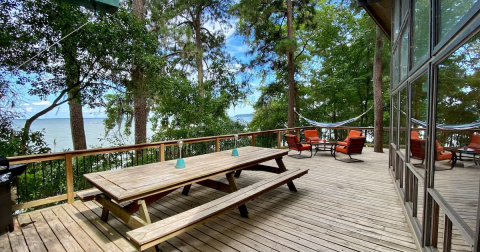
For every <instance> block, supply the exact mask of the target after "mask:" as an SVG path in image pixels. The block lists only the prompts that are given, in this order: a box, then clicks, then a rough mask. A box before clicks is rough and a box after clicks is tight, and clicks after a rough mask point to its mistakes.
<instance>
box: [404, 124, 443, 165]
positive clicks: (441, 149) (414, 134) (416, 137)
mask: <svg viewBox="0 0 480 252" xmlns="http://www.w3.org/2000/svg"><path fill="white" fill-rule="evenodd" d="M410 139H420V140H421V138H420V136H419V135H418V132H416V131H414V130H412V132H411V133H410ZM436 144H437V151H443V146H440V145H439V144H438V141H436ZM422 163H423V162H422Z"/></svg>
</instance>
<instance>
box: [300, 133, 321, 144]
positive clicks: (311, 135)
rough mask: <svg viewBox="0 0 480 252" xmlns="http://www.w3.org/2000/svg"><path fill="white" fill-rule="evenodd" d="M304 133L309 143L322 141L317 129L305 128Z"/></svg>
mask: <svg viewBox="0 0 480 252" xmlns="http://www.w3.org/2000/svg"><path fill="white" fill-rule="evenodd" d="M303 134H304V135H305V141H306V142H307V143H309V144H319V143H320V142H321V141H322V139H320V137H318V131H316V130H305V131H304V132H303Z"/></svg>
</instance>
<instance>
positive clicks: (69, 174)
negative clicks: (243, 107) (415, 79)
mask: <svg viewBox="0 0 480 252" xmlns="http://www.w3.org/2000/svg"><path fill="white" fill-rule="evenodd" d="M321 128H324V127H317V126H304V127H294V128H284V129H274V130H265V131H257V132H246V133H239V134H238V135H239V137H251V145H252V146H255V145H256V143H255V142H256V140H255V138H256V136H259V135H265V134H274V133H276V134H277V146H278V147H280V146H281V141H282V140H281V133H282V132H285V131H296V132H297V135H298V136H299V134H300V130H304V129H321ZM329 129H335V130H337V129H341V130H345V129H346V130H353V129H355V130H374V128H373V127H336V128H329ZM384 131H389V128H384ZM231 138H234V134H227V135H218V136H208V137H199V138H189V139H182V141H183V142H184V143H185V144H189V143H201V142H210V141H213V142H214V143H213V145H214V146H215V151H216V152H218V151H220V140H222V139H231ZM177 141H178V140H169V141H161V142H152V143H144V144H136V145H125V146H113V147H106V148H97V149H87V150H76V151H66V152H57V153H46V154H37V155H27V156H16V157H8V160H9V161H10V164H20V163H35V162H42V161H52V160H65V176H66V177H65V178H66V194H61V195H55V196H51V197H47V198H42V199H37V200H33V201H28V202H23V203H19V204H17V205H14V206H13V209H14V210H20V209H25V208H31V207H36V206H41V205H45V204H50V203H55V202H58V201H62V200H65V199H67V202H68V203H73V201H74V198H75V196H76V194H75V191H74V178H73V159H74V158H78V157H85V156H93V155H101V154H108V153H116V152H127V151H135V150H143V149H149V148H159V159H158V161H159V162H162V161H165V147H167V146H174V145H177ZM160 150H161V151H160ZM77 161H78V159H77ZM142 161H143V160H142ZM77 165H78V164H77ZM77 169H78V168H77Z"/></svg>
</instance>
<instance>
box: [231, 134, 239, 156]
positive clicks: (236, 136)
mask: <svg viewBox="0 0 480 252" xmlns="http://www.w3.org/2000/svg"><path fill="white" fill-rule="evenodd" d="M233 137H234V138H235V149H233V150H232V156H234V157H238V150H237V141H238V134H235V135H233Z"/></svg>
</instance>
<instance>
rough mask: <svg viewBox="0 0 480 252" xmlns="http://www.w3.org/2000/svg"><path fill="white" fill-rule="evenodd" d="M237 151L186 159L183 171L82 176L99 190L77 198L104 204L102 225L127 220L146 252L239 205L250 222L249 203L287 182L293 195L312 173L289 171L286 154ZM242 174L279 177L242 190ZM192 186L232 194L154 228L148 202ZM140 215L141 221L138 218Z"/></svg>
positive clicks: (170, 164)
mask: <svg viewBox="0 0 480 252" xmlns="http://www.w3.org/2000/svg"><path fill="white" fill-rule="evenodd" d="M238 151H239V153H240V155H239V156H232V154H231V150H229V151H221V152H215V153H210V154H205V155H199V156H194V157H188V158H185V159H184V160H185V165H186V168H183V169H177V168H175V164H176V160H170V161H166V162H159V163H152V164H147V165H141V166H135V167H131V168H125V169H121V170H111V171H104V172H97V173H89V174H84V177H85V178H86V179H87V181H88V182H89V183H91V184H92V185H93V186H95V188H94V189H92V190H89V191H85V192H82V193H77V196H78V197H79V198H80V199H82V200H84V201H86V200H93V199H94V200H97V202H98V203H99V204H101V205H102V206H103V211H102V219H103V220H104V221H106V220H107V219H108V214H109V212H111V213H113V214H114V215H115V216H117V217H118V218H120V219H121V220H123V221H124V222H125V223H126V224H127V225H128V226H129V227H131V228H132V229H134V230H132V231H130V232H129V233H127V235H128V236H129V238H131V241H132V243H134V245H136V246H137V247H138V248H139V249H141V250H143V249H147V248H150V247H153V246H154V245H155V244H158V243H160V242H161V241H163V240H166V239H168V238H169V237H171V236H172V235H176V234H178V233H179V232H180V233H181V232H184V231H186V230H187V229H190V228H193V227H194V226H196V225H199V224H202V223H203V222H205V221H207V220H209V219H210V218H212V217H215V216H218V215H219V214H222V213H224V212H225V211H229V210H231V209H234V208H236V207H238V209H239V211H240V214H241V215H242V216H243V217H247V218H248V217H249V214H248V210H247V208H246V206H245V203H246V202H247V201H248V200H251V199H254V198H256V197H258V196H259V195H261V194H263V193H266V192H268V191H270V190H273V189H275V188H277V187H279V186H281V185H283V184H287V185H288V188H289V189H290V190H291V191H296V188H295V185H294V184H293V182H292V180H293V179H296V178H298V177H301V176H303V175H305V174H306V173H307V172H308V170H306V169H295V170H287V169H286V167H285V165H284V163H283V161H282V158H283V156H286V155H287V153H288V150H278V149H268V148H260V147H253V146H248V147H243V148H239V149H238ZM270 160H275V161H276V164H277V166H278V167H272V166H266V165H262V164H261V163H263V162H266V161H270ZM243 170H256V171H265V172H271V173H276V174H278V175H276V176H273V177H271V178H269V179H267V180H263V181H260V182H257V183H255V184H254V185H251V186H249V187H246V188H243V189H241V190H239V188H238V186H237V183H236V180H235V177H239V176H240V174H241V172H242V171H243ZM222 175H225V176H226V177H227V180H228V184H226V183H222V182H219V181H216V180H213V178H215V177H218V176H222ZM193 183H196V184H199V185H202V186H206V187H209V188H213V189H216V190H220V191H223V192H227V193H230V194H228V195H226V196H224V197H222V198H220V199H217V200H215V201H213V202H209V203H207V204H205V205H208V207H207V206H204V205H202V206H199V207H197V208H199V209H197V208H194V209H191V210H194V211H193V212H191V213H190V214H192V215H193V217H192V216H190V215H188V214H189V213H188V212H189V211H187V212H184V213H181V214H179V216H172V217H171V218H174V219H173V220H169V219H171V218H168V219H165V220H162V221H159V222H156V223H154V224H151V221H150V216H149V214H148V209H147V206H148V205H149V204H151V203H153V202H155V201H157V200H159V199H161V198H162V197H165V196H166V195H168V194H169V193H171V192H173V191H175V190H177V189H178V188H182V187H183V192H182V193H183V194H184V195H188V192H189V190H190V188H191V185H192V184H193ZM227 196H228V197H227ZM202 207H203V208H202ZM191 210H190V211H191ZM137 211H138V212H139V217H137V216H136V215H134V213H136V212H137ZM182 215H188V217H189V218H187V219H188V221H185V218H186V217H185V218H181V216H182ZM167 224H168V225H167ZM159 228H160V229H159ZM147 234H148V235H147Z"/></svg>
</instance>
